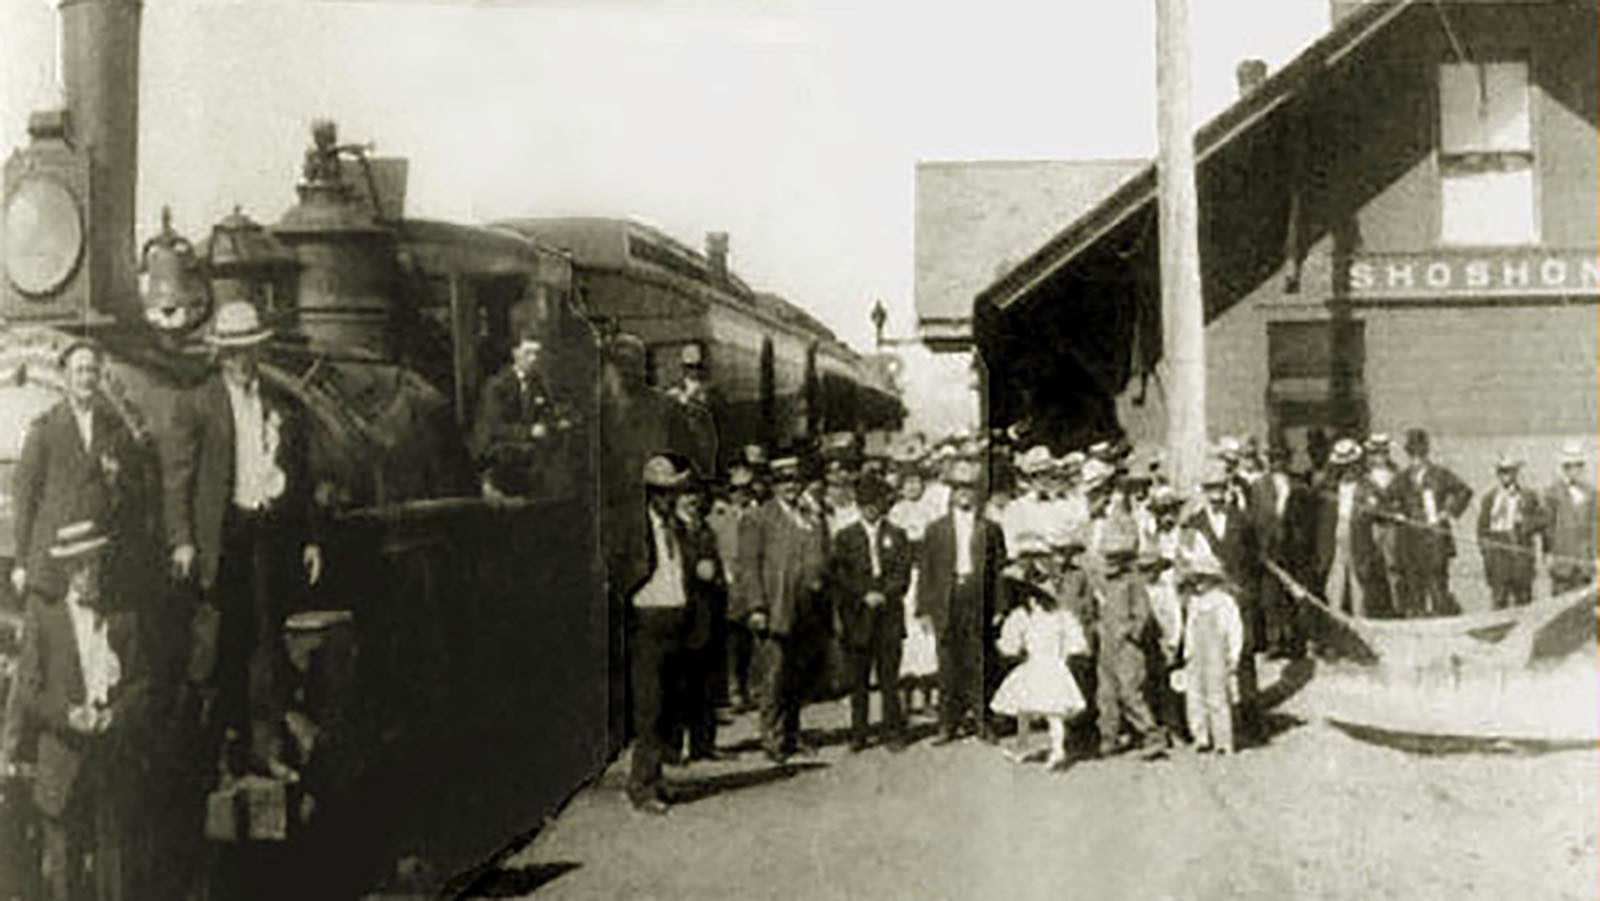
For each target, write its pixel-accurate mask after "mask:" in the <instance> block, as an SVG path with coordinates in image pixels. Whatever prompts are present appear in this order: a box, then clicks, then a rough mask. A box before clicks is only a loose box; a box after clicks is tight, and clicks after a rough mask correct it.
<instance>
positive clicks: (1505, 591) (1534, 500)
mask: <svg viewBox="0 0 1600 901" xmlns="http://www.w3.org/2000/svg"><path fill="white" fill-rule="evenodd" d="M1521 469H1522V463H1521V462H1520V461H1518V460H1514V459H1512V458H1510V457H1508V456H1505V455H1501V457H1500V460H1499V462H1498V463H1496V464H1495V468H1494V471H1495V477H1496V479H1497V480H1498V484H1496V485H1495V487H1494V488H1491V489H1490V490H1489V492H1488V493H1486V494H1485V495H1484V496H1483V501H1482V503H1481V504H1480V506H1479V509H1478V550H1479V551H1480V552H1481V553H1482V554H1483V575H1484V579H1485V581H1487V582H1488V583H1489V595H1490V598H1491V599H1492V600H1493V602H1494V607H1495V609H1496V610H1502V609H1504V608H1506V607H1511V606H1517V607H1520V606H1524V605H1526V604H1529V603H1532V601H1533V571H1534V566H1533V563H1534V554H1535V548H1534V546H1533V538H1534V536H1535V535H1537V534H1538V533H1539V530H1540V529H1541V527H1542V524H1543V516H1542V515H1541V513H1540V510H1539V499H1538V496H1537V495H1535V494H1534V493H1533V492H1532V491H1530V490H1528V489H1527V488H1524V487H1523V486H1522V485H1520V484H1518V482H1517V476H1518V474H1519V473H1520V472H1521Z"/></svg>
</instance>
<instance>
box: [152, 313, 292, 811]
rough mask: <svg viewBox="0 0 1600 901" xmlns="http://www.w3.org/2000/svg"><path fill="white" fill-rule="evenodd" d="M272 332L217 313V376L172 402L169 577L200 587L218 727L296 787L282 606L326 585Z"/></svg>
mask: <svg viewBox="0 0 1600 901" xmlns="http://www.w3.org/2000/svg"><path fill="white" fill-rule="evenodd" d="M271 337H272V332H271V330H270V329H268V328H265V327H263V326H262V325H261V323H260V321H259V318H258V317H257V314H256V310H255V307H253V306H251V305H250V304H248V303H243V302H236V303H228V304H224V305H223V306H222V307H221V308H220V309H219V310H218V311H217V314H216V318H215V320H214V323H213V326H212V330H211V333H210V334H209V335H207V336H206V342H207V343H208V344H210V345H211V347H212V348H213V351H214V352H215V354H216V359H217V362H218V365H219V371H218V373H216V374H215V375H213V376H212V377H211V378H209V379H207V380H206V381H205V382H204V383H203V384H202V385H200V386H199V387H198V388H196V389H195V390H193V391H191V392H189V393H188V394H186V395H185V396H183V397H181V398H180V399H179V400H178V402H177V404H176V405H175V407H174V410H173V414H172V422H171V426H170V428H169V429H168V430H167V434H166V435H165V436H163V441H162V464H163V466H162V470H163V482H164V497H165V504H164V510H165V514H166V524H167V540H168V543H169V544H170V545H171V547H172V570H173V574H174V576H175V577H177V578H178V579H179V580H181V581H189V580H194V581H195V582H196V583H197V584H198V587H199V591H200V603H199V606H198V608H197V610H196V614H195V623H194V626H195V628H194V634H195V646H194V648H193V649H192V655H191V658H190V678H191V679H192V680H194V681H196V682H198V683H200V685H201V687H202V688H203V689H205V690H206V691H207V693H208V694H209V693H211V692H214V693H215V700H216V702H217V703H218V705H219V710H218V713H220V719H221V723H220V724H221V725H222V726H225V727H227V728H228V729H230V730H238V731H240V732H244V733H246V734H247V735H248V737H249V761H248V765H249V767H250V768H251V769H253V770H255V771H257V772H260V773H262V774H264V775H270V776H274V777H276V778H279V779H284V780H293V779H295V778H297V774H296V773H295V772H294V771H293V769H291V768H290V767H289V766H288V764H287V763H286V762H285V761H284V759H283V747H284V735H283V730H284V713H285V708H286V706H287V701H288V686H287V683H286V678H285V673H286V658H285V653H286V652H285V649H284V644H283V635H282V626H283V619H284V616H283V611H284V604H285V602H286V601H287V600H288V599H289V598H291V597H293V596H295V595H296V594H298V593H300V592H301V591H303V590H304V589H305V586H306V585H307V584H310V585H315V584H316V583H317V581H318V580H319V579H320V577H321V573H322V552H321V549H320V546H319V545H318V544H317V543H316V537H315V536H316V521H317V517H316V510H315V505H314V503H313V498H312V494H313V491H312V484H311V473H310V471H309V468H308V459H307V444H306V435H305V433H304V431H303V430H302V429H300V428H298V425H299V422H298V420H297V418H296V417H295V416H294V415H293V410H292V409H291V408H290V407H289V406H288V405H287V404H284V403H282V402H280V401H279V400H277V399H276V398H273V397H270V396H268V394H267V393H266V392H265V391H264V388H265V386H264V385H263V384H262V381H263V380H262V377H261V368H260V359H259V354H260V348H261V346H262V345H263V344H264V343H265V342H266V341H268V340H269V339H270V338H271ZM299 575H303V576H304V581H302V580H301V579H300V578H299V577H298V576H299Z"/></svg>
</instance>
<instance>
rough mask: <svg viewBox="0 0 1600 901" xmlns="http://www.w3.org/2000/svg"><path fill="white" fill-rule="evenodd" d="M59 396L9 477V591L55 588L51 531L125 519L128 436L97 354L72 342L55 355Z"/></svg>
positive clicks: (86, 344)
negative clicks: (104, 386)
mask: <svg viewBox="0 0 1600 901" xmlns="http://www.w3.org/2000/svg"><path fill="white" fill-rule="evenodd" d="M60 362H61V369H62V371H63V372H64V373H65V375H66V385H67V392H66V393H67V396H66V398H65V399H63V400H62V401H61V402H60V403H58V404H56V405H55V406H53V407H51V408H50V409H49V410H48V411H46V412H45V413H44V414H43V415H41V416H40V417H39V418H38V419H36V420H34V421H33V423H32V424H31V425H30V426H29V427H28V431H27V434H26V436H25V437H24V438H23V440H22V456H21V458H20V459H19V460H18V462H17V469H16V472H15V474H14V475H13V476H12V502H13V504H14V509H15V516H16V519H15V523H16V526H15V528H16V548H17V550H16V553H17V557H16V562H15V566H14V568H13V569H12V570H11V585H12V588H13V589H14V590H15V591H16V592H17V594H19V595H20V594H22V592H23V590H24V588H25V587H26V586H27V585H29V584H30V583H31V584H33V585H35V586H36V587H45V588H47V589H48V588H55V589H59V587H60V584H59V582H60V580H59V578H53V577H52V574H51V570H52V569H54V568H55V567H54V561H53V560H52V559H51V558H50V554H49V549H50V545H51V542H52V541H53V540H54V538H55V533H56V529H58V528H60V527H61V526H63V525H65V524H67V523H69V522H77V521H79V520H84V519H92V520H94V521H96V522H100V523H106V524H107V525H108V527H110V528H112V529H113V531H115V527H114V526H113V525H111V524H112V523H113V521H114V520H115V519H117V518H118V517H119V516H120V515H122V514H124V513H125V512H127V511H126V510H125V505H124V504H123V503H122V502H121V501H122V497H121V494H122V489H123V487H124V486H125V485H126V483H127V479H128V478H130V477H131V476H132V474H133V473H132V460H131V456H132V451H133V436H132V434H131V433H130V432H129V431H128V427H127V426H126V425H124V424H123V421H122V417H121V416H119V415H118V414H117V412H116V411H115V410H113V409H112V407H111V404H110V402H109V401H107V400H106V398H105V396H104V395H103V394H102V393H101V391H100V377H101V373H102V370H103V369H104V363H105V361H104V359H103V357H102V356H101V353H100V350H99V348H97V347H96V346H95V345H93V344H91V343H89V342H87V341H74V342H72V343H71V344H69V345H68V346H67V348H66V350H64V351H62V353H61V356H60Z"/></svg>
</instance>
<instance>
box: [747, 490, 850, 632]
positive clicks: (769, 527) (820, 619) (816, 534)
mask: <svg viewBox="0 0 1600 901" xmlns="http://www.w3.org/2000/svg"><path fill="white" fill-rule="evenodd" d="M802 516H803V514H802ZM806 522H807V524H806V525H801V523H800V522H797V521H796V519H795V516H794V514H792V513H790V512H788V511H786V510H785V509H784V508H783V506H782V505H781V502H780V501H779V500H778V499H777V498H773V499H772V500H769V501H767V502H766V503H765V504H762V505H761V507H760V509H758V510H756V511H755V512H754V513H752V514H750V516H749V517H748V518H747V519H746V520H745V523H746V525H747V526H748V532H747V533H746V534H748V535H749V539H750V540H748V541H745V540H743V539H742V538H741V540H740V541H739V555H740V557H741V558H742V559H741V560H740V561H739V577H740V578H741V579H743V580H744V589H743V592H742V595H743V599H744V602H745V603H746V604H747V605H748V607H749V610H750V612H751V613H757V612H760V613H764V614H766V617H767V628H768V629H769V630H770V631H772V632H773V633H774V634H776V635H788V634H791V633H792V632H796V631H801V630H804V629H807V628H816V627H819V626H821V625H822V624H824V623H825V622H826V620H825V617H824V614H825V612H826V611H825V610H824V606H825V604H824V598H823V588H824V585H825V584H826V577H827V551H826V548H827V539H828V535H827V528H826V527H825V526H824V525H823V524H822V521H821V519H820V518H817V517H809V518H807V520H806Z"/></svg>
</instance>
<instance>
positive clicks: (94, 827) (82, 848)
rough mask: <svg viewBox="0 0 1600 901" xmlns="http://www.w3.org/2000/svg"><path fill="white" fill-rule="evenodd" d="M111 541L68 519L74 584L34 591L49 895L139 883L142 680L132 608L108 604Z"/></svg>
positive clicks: (32, 689) (63, 555) (65, 539)
mask: <svg viewBox="0 0 1600 901" xmlns="http://www.w3.org/2000/svg"><path fill="white" fill-rule="evenodd" d="M109 545H110V539H109V537H108V536H107V535H106V533H105V532H103V531H101V528H100V526H98V525H97V524H96V523H94V522H92V521H87V520H85V521H81V522H76V523H70V524H67V525H65V526H62V527H61V528H60V529H59V530H58V531H57V532H56V534H55V540H54V543H53V544H52V545H51V547H50V549H49V554H50V557H51V558H52V560H53V561H54V562H55V564H56V566H57V568H58V569H59V570H60V572H61V573H62V576H63V579H64V591H63V592H62V593H61V594H60V595H49V594H46V593H44V592H42V591H40V590H37V589H35V590H31V591H30V592H29V597H28V602H27V620H28V624H27V629H28V632H29V635H30V636H31V638H30V640H29V641H28V642H27V643H26V644H25V646H24V651H23V657H22V659H21V660H20V661H19V666H18V673H17V677H18V679H19V682H20V685H21V691H22V698H23V709H24V710H26V711H27V716H28V719H29V720H30V722H31V725H32V726H33V727H34V728H35V729H36V730H37V734H38V748H37V752H36V756H35V760H36V761H37V764H36V770H35V781H34V792H33V798H34V803H35V805H36V807H37V808H38V810H39V812H40V813H41V814H42V815H43V825H44V842H43V861H42V863H43V874H44V883H45V891H46V897H48V898H51V899H57V901H68V899H73V901H76V899H85V898H93V899H99V901H110V899H121V898H124V897H129V896H131V895H133V894H136V893H134V892H132V891H131V890H130V888H129V886H128V885H127V883H126V871H125V869H124V868H125V867H126V866H128V865H130V864H136V863H137V861H133V860H129V859H127V858H128V854H127V853H126V852H127V850H128V848H129V840H130V838H131V836H132V833H131V831H130V828H131V826H132V824H131V822H130V820H129V814H130V810H129V809H128V808H129V801H130V798H131V795H132V793H133V784H132V783H133V782H134V781H135V779H136V771H135V765H134V763H135V758H134V757H133V756H131V755H133V754H136V753H137V752H138V750H139V749H138V745H139V740H138V738H137V730H138V727H139V726H140V725H141V723H140V721H141V719H142V716H141V713H140V711H139V709H138V708H139V707H140V706H141V701H142V694H143V685H142V678H141V676H142V674H141V672H140V666H141V660H140V658H139V657H138V655H137V653H136V651H137V648H136V645H137V628H136V625H135V623H134V614H133V613H131V612H128V611H122V610H115V609H113V608H112V607H111V606H110V605H109V604H108V603H107V601H108V596H107V593H106V587H107V586H106V584H105V579H104V562H105V559H106V552H107V548H108V547H109ZM91 861H92V863H91Z"/></svg>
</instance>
